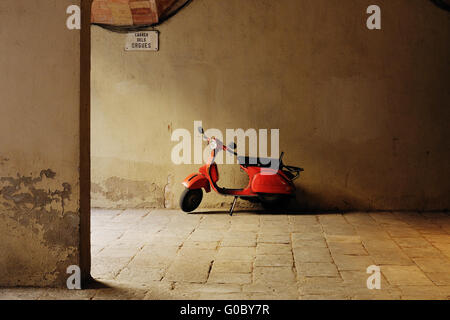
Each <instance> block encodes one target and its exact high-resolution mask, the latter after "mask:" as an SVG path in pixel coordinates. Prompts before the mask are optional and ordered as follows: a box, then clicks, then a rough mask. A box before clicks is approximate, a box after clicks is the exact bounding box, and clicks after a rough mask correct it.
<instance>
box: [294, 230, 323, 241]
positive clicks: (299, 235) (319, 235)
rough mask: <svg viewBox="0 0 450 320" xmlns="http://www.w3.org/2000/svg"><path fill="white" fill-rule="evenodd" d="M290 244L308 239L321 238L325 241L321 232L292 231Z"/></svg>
mask: <svg viewBox="0 0 450 320" xmlns="http://www.w3.org/2000/svg"><path fill="white" fill-rule="evenodd" d="M291 238H292V244H294V243H295V242H299V241H310V240H318V241H320V240H323V241H325V237H324V235H323V234H322V233H320V232H319V233H301V232H294V233H292V234H291Z"/></svg>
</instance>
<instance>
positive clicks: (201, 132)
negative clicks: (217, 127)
mask: <svg viewBox="0 0 450 320" xmlns="http://www.w3.org/2000/svg"><path fill="white" fill-rule="evenodd" d="M197 129H198V132H200V134H204V133H205V131H204V130H203V128H202V127H198V128H197Z"/></svg>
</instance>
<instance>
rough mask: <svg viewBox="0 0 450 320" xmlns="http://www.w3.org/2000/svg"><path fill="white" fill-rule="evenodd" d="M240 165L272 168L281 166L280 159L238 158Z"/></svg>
mask: <svg viewBox="0 0 450 320" xmlns="http://www.w3.org/2000/svg"><path fill="white" fill-rule="evenodd" d="M237 160H238V163H239V164H240V165H242V166H244V167H261V168H270V167H276V166H278V165H279V164H280V160H279V159H273V158H260V157H257V158H256V157H247V156H237Z"/></svg>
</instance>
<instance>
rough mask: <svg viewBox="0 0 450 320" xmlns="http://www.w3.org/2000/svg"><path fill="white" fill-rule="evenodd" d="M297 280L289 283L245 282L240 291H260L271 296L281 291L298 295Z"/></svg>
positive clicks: (279, 293)
mask: <svg viewBox="0 0 450 320" xmlns="http://www.w3.org/2000/svg"><path fill="white" fill-rule="evenodd" d="M297 291H298V287H297V282H290V283H277V282H269V283H267V282H258V283H252V284H245V285H243V286H242V292H246V293H260V294H271V295H272V296H278V295H281V294H282V293H286V294H288V295H290V296H291V295H295V296H296V295H298V292H297Z"/></svg>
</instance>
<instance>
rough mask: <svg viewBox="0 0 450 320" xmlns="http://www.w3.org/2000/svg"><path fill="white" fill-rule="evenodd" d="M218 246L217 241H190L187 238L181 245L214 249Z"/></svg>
mask: <svg viewBox="0 0 450 320" xmlns="http://www.w3.org/2000/svg"><path fill="white" fill-rule="evenodd" d="M218 246H219V241H192V240H188V241H185V242H183V247H185V248H195V249H199V250H201V249H210V250H215V249H217V247H218Z"/></svg>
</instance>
